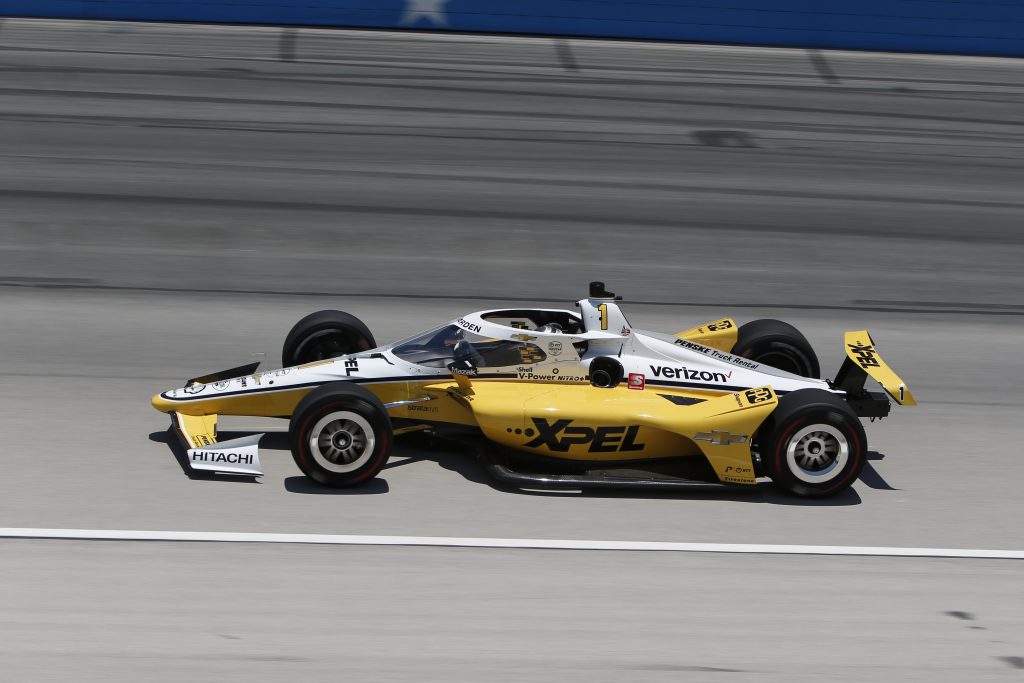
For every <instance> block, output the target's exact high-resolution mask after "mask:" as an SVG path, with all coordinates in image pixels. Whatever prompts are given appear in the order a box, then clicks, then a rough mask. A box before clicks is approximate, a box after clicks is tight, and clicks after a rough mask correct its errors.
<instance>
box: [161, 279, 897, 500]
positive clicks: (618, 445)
mask: <svg viewBox="0 0 1024 683" xmlns="http://www.w3.org/2000/svg"><path fill="white" fill-rule="evenodd" d="M620 299H621V297H616V296H614V295H613V294H611V293H609V292H608V291H606V289H605V287H604V284H603V283H600V282H594V283H591V288H590V295H589V296H588V297H587V298H585V299H582V300H580V301H578V302H577V303H576V306H577V308H578V309H579V312H578V313H577V312H573V311H569V310H558V309H500V310H488V311H480V312H476V313H472V314H467V315H465V316H463V317H461V318H458V319H457V320H453V321H450V322H448V323H446V324H444V325H441V326H439V327H437V328H434V329H431V330H428V331H427V332H424V333H422V334H419V335H416V336H414V337H411V338H409V339H406V340H403V341H400V342H397V343H393V344H388V345H384V346H377V345H376V342H375V341H374V339H373V335H372V333H371V332H370V331H369V329H368V328H367V327H366V326H365V325H364V324H363V323H362V322H361V321H359V320H358V319H357V318H355V317H353V316H351V315H348V314H346V313H343V312H340V311H320V312H317V313H313V314H312V315H309V316H307V317H306V318H304V319H303V320H301V321H299V323H297V324H296V325H295V327H294V328H293V329H292V330H291V332H290V333H289V334H288V336H287V338H286V339H285V344H284V349H283V354H282V361H283V365H284V367H283V368H281V369H278V370H269V371H265V372H259V371H257V365H256V364H252V365H249V366H243V367H239V368H233V369H231V370H226V371H223V372H219V373H213V374H211V375H206V376H202V377H196V378H194V379H192V380H189V381H188V382H186V383H185V386H184V387H181V388H178V389H172V390H169V391H165V392H162V393H160V394H157V395H156V396H154V397H153V399H152V403H153V406H154V407H155V408H156V409H157V410H159V411H161V412H164V413H170V414H171V416H172V423H173V427H174V428H175V429H176V431H177V433H178V434H179V436H180V437H181V439H182V442H183V444H184V446H185V449H186V460H187V462H188V465H189V467H190V468H192V469H194V470H204V471H212V472H218V473H224V474H238V475H249V476H259V475H260V474H262V469H261V466H260V462H259V449H258V443H259V439H260V436H262V435H254V436H250V437H243V438H241V439H232V440H230V441H223V442H218V440H217V432H216V428H217V417H218V416H219V415H250V416H266V417H281V418H287V419H289V420H290V424H289V434H290V439H291V449H292V455H293V457H294V459H295V462H296V464H297V465H298V466H299V468H300V469H301V470H302V471H303V472H304V473H305V474H306V475H307V476H309V477H310V478H312V479H313V480H315V481H317V482H319V483H321V484H323V485H326V486H336V487H342V486H354V485H357V484H360V483H362V482H364V481H366V480H368V479H370V478H372V477H374V476H375V475H376V474H377V473H378V472H379V471H380V470H381V468H382V467H383V466H384V464H385V462H386V461H387V458H388V456H389V455H390V453H391V450H392V447H393V445H394V441H395V437H396V436H398V435H401V434H404V433H408V432H416V431H430V432H433V433H436V434H438V435H440V436H445V435H454V436H455V437H457V438H465V437H469V436H473V435H476V436H480V435H482V436H483V437H485V438H484V439H483V440H482V441H481V440H477V441H476V443H481V444H484V446H482V447H480V448H479V449H478V450H479V452H480V453H481V454H482V455H483V456H484V457H485V458H486V464H487V467H488V470H489V471H490V472H491V473H492V474H493V475H494V476H495V477H496V478H497V479H499V480H500V481H502V482H504V483H506V484H509V485H512V486H517V487H522V488H568V487H571V488H588V487H643V488H709V487H712V488H717V487H734V488H748V489H749V488H751V487H753V486H754V485H755V484H756V483H757V480H758V478H759V477H769V478H771V480H772V481H773V482H774V483H775V485H777V486H778V487H780V488H781V489H783V490H785V491H787V492H790V493H792V494H795V495H799V496H827V495H832V494H835V493H837V492H839V491H842V490H843V489H845V488H846V487H848V486H849V485H850V484H851V483H852V482H853V481H854V480H855V479H856V478H857V476H858V475H859V474H860V471H861V469H862V468H863V466H864V461H865V456H866V452H867V440H866V436H865V433H864V428H863V425H862V424H861V418H871V419H874V418H881V417H885V416H886V415H888V413H889V408H890V400H889V399H890V398H891V399H892V400H894V401H895V402H896V403H898V404H900V405H914V404H915V401H914V397H913V395H912V394H911V392H910V390H909V389H908V388H907V386H906V384H905V383H904V382H903V381H902V380H901V379H900V378H899V377H898V376H897V375H896V374H895V373H894V372H893V371H892V370H891V369H890V368H889V367H888V366H887V365H886V363H885V362H884V361H883V360H882V359H881V357H880V356H879V354H878V352H877V351H876V350H875V345H874V342H873V341H872V339H871V336H870V335H869V334H868V332H867V331H866V330H862V331H856V332H847V333H846V339H845V346H846V358H845V359H844V362H843V365H842V367H841V368H840V370H839V373H838V374H837V375H836V377H835V379H834V380H831V381H830V380H822V379H818V374H819V366H818V360H817V356H816V355H815V353H814V351H813V349H811V347H810V345H809V344H808V343H807V341H806V339H805V338H804V337H803V335H802V334H800V332H799V331H797V330H796V329H795V328H793V327H792V326H791V325H788V324H786V323H784V322H781V321H778V320H757V321H753V322H750V323H747V324H745V325H742V326H737V325H736V323H735V322H734V321H733V320H732V319H729V318H725V319H721V320H717V321H715V322H713V323H707V324H704V325H701V326H699V327H695V328H692V329H689V330H685V331H683V332H679V333H678V334H675V335H666V334H660V333H656V332H648V331H643V330H636V329H633V328H632V326H631V325H630V324H629V322H628V321H627V320H626V317H625V315H624V314H623V313H622V311H621V309H620V308H619V305H618V301H619V300H620ZM868 377H871V378H873V379H874V380H876V381H877V382H878V383H879V384H880V385H881V387H882V388H883V389H884V391H885V393H880V392H871V391H867V390H866V389H865V387H864V385H865V381H866V379H867V378H868Z"/></svg>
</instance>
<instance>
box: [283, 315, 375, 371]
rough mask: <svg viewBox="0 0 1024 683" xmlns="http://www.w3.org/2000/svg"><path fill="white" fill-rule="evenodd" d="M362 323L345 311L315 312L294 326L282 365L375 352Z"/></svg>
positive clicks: (285, 345)
mask: <svg viewBox="0 0 1024 683" xmlns="http://www.w3.org/2000/svg"><path fill="white" fill-rule="evenodd" d="M376 347H377V342H376V341H375V340H374V338H373V334H372V333H371V332H370V328H368V327H367V326H366V325H365V324H364V323H363V321H362V320H360V319H359V318H357V317H355V316H354V315H350V314H348V313H345V312H344V311H317V312H316V313H310V314H309V315H307V316H306V317H305V318H303V319H302V320H300V321H299V322H297V323H295V326H294V327H292V329H291V331H290V332H288V336H287V337H285V340H284V347H283V348H282V349H281V364H282V365H283V366H284V367H286V368H290V367H292V366H295V365H302V364H303V363H311V362H315V361H318V360H326V359H328V358H337V357H338V356H345V355H348V354H350V353H360V352H362V351H369V350H370V349H373V348H376Z"/></svg>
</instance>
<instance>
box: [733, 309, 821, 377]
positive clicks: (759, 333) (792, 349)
mask: <svg viewBox="0 0 1024 683" xmlns="http://www.w3.org/2000/svg"><path fill="white" fill-rule="evenodd" d="M732 352H733V353H734V354H736V355H737V356H742V357H743V358H748V359H750V360H752V361H754V362H756V363H763V364H765V365H770V366H772V367H773V368H778V369H779V370H785V371H786V372H791V373H793V374H794V375H800V376H801V377H815V378H817V377H819V376H820V375H821V366H820V365H819V363H818V356H817V354H816V353H814V349H813V348H811V344H810V342H808V341H807V338H806V337H804V335H803V334H801V333H800V330H798V329H796V328H795V327H793V326H792V325H790V324H789V323H787V322H783V321H781V320H772V319H770V318H765V319H762V320H752V321H750V322H749V323H745V324H743V325H740V329H739V330H738V337H737V339H736V344H735V346H733V348H732Z"/></svg>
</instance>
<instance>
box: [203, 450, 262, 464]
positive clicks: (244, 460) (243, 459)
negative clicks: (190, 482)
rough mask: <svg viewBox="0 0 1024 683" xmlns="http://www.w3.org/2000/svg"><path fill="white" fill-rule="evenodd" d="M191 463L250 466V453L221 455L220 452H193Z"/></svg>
mask: <svg viewBox="0 0 1024 683" xmlns="http://www.w3.org/2000/svg"><path fill="white" fill-rule="evenodd" d="M192 462H211V463H218V462H224V463H228V464H231V465H251V464H252V453H221V452H220V451H195V452H194V453H192Z"/></svg>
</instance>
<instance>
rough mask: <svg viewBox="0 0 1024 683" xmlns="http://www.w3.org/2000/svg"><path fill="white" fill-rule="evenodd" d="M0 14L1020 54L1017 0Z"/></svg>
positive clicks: (265, 4)
mask: <svg viewBox="0 0 1024 683" xmlns="http://www.w3.org/2000/svg"><path fill="white" fill-rule="evenodd" d="M432 8H437V9H439V10H440V12H439V13H437V14H434V13H432V11H431V10H432ZM417 9H418V10H419V11H416V10H417ZM0 16H34V17H78V18H87V19H134V20H142V21H163V20H167V21H190V22H229V23H257V24H306V25H324V26H366V27H389V28H401V27H408V28H416V29H424V30H429V29H432V28H444V29H450V30H456V31H488V32H497V33H501V32H512V33H540V34H561V35H577V36H607V37H623V38H653V39H662V40H684V41H698V42H714V43H744V44H753V45H789V46H801V47H828V48H851V49H867V50H895V51H912V52H950V53H962V54H988V55H1014V56H1024V0H1001V1H996V0H991V1H978V2H971V1H970V0H961V1H958V0H689V1H687V0H648V1H643V2H626V1H623V0H292V1H290V2H289V1H288V0H210V1H209V2H202V1H199V0H120V1H118V0H0Z"/></svg>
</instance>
